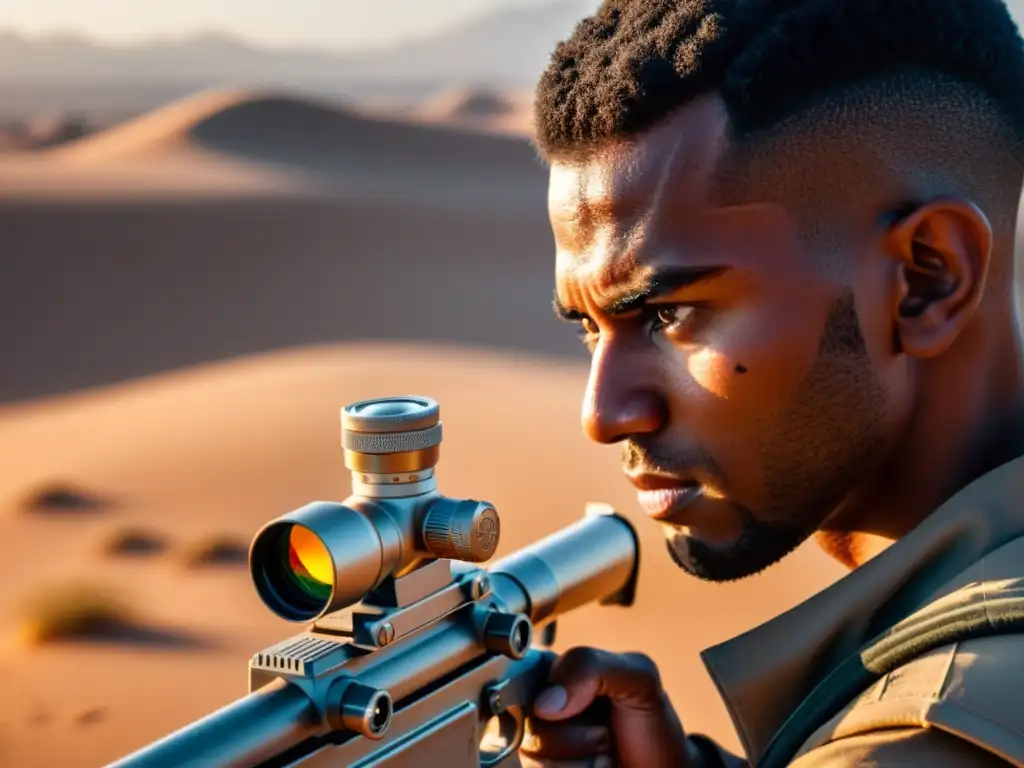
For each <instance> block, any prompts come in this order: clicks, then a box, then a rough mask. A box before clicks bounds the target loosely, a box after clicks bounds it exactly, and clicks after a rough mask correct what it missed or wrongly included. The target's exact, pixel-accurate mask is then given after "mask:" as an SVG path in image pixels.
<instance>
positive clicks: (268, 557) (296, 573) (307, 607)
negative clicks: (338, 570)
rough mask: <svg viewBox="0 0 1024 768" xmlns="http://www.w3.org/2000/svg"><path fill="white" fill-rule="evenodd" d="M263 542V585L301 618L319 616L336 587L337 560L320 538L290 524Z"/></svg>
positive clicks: (293, 615) (270, 533)
mask: <svg viewBox="0 0 1024 768" xmlns="http://www.w3.org/2000/svg"><path fill="white" fill-rule="evenodd" d="M263 544H264V547H265V548H264V547H261V549H262V550H263V551H262V552H260V553H259V554H260V560H261V561H262V562H261V566H262V568H261V570H262V575H263V578H264V585H265V586H266V587H269V591H270V592H271V594H272V597H273V599H274V602H275V603H277V608H278V609H284V610H285V611H286V613H288V614H291V615H292V617H293V618H294V619H296V620H299V621H303V620H309V619H311V618H313V617H315V616H317V615H319V614H320V612H321V611H323V609H324V608H326V607H327V604H328V602H330V599H331V593H332V592H333V590H334V563H333V562H332V561H331V556H330V554H329V553H328V551H327V547H326V546H325V545H324V543H323V542H322V541H321V540H320V537H319V536H317V535H316V534H315V533H313V532H312V531H311V530H309V529H308V528H306V527H305V526H302V525H296V524H293V523H291V524H287V525H281V526H278V527H276V528H275V529H274V530H272V531H268V532H267V535H266V538H265V539H264V542H263Z"/></svg>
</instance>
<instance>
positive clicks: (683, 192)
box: [548, 97, 728, 248]
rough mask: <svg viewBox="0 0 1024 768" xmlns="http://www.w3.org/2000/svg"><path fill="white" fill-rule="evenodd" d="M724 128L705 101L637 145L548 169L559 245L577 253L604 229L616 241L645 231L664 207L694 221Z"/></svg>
mask: <svg viewBox="0 0 1024 768" xmlns="http://www.w3.org/2000/svg"><path fill="white" fill-rule="evenodd" d="M727 124H728V119H727V116H726V112H725V107H724V105H723V104H722V102H721V100H720V99H718V98H717V97H705V98H702V99H700V100H697V101H694V102H692V103H690V104H688V105H686V106H685V107H683V108H682V109H680V110H678V111H677V112H675V113H673V115H671V116H670V117H669V118H668V119H666V120H665V121H663V122H662V123H660V124H659V125H657V126H655V128H654V129H652V130H650V131H647V132H645V133H643V134H642V135H640V136H639V137H637V138H636V139H634V140H631V141H628V142H620V143H617V144H615V145H612V146H609V147H607V148H605V149H603V150H602V151H600V152H598V153H595V154H594V155H593V156H589V157H587V158H586V159H584V160H581V161H572V162H564V163H562V162H554V163H552V165H551V171H550V177H549V186H548V210H549V214H550V217H551V223H552V226H553V227H554V229H555V234H556V237H560V238H561V239H562V240H566V239H568V240H570V241H572V243H571V245H574V246H576V248H581V247H582V246H584V245H585V243H584V242H580V240H581V239H583V240H586V239H588V238H593V237H594V236H595V235H596V234H597V233H598V231H600V230H602V229H605V230H607V229H613V230H615V231H616V234H617V235H619V236H621V235H624V234H626V233H627V232H629V231H630V230H632V229H635V228H637V227H638V226H641V225H643V224H645V223H647V224H649V223H650V222H651V221H652V219H654V218H655V217H656V214H658V213H659V211H661V210H664V209H665V208H666V207H667V206H668V205H671V208H672V213H673V216H676V217H678V216H679V215H686V214H687V213H688V212H692V213H694V214H696V213H697V212H698V211H699V210H700V209H702V208H704V207H706V204H707V203H706V198H707V193H708V187H709V185H710V183H711V180H712V177H713V176H714V172H715V169H716V167H717V165H718V161H719V159H720V158H721V156H722V154H723V152H724V149H725V134H726V127H727ZM567 244H568V243H567Z"/></svg>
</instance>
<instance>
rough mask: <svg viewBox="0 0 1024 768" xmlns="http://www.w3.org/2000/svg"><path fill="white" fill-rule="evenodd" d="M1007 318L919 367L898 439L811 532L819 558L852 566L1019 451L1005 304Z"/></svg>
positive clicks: (1019, 389) (1019, 363)
mask: <svg viewBox="0 0 1024 768" xmlns="http://www.w3.org/2000/svg"><path fill="white" fill-rule="evenodd" d="M1008 315H1009V317H1006V314H1005V313H1004V316H1003V318H1002V324H997V323H992V324H990V325H989V327H987V328H982V327H979V328H975V329H974V331H973V333H967V334H965V337H964V338H963V339H961V340H960V341H959V342H958V344H957V348H954V349H950V354H948V355H944V356H942V357H940V358H936V359H934V360H929V361H926V362H925V363H924V365H925V366H926V369H923V370H922V376H921V380H920V390H919V398H918V402H917V405H916V407H915V410H914V413H913V415H912V418H911V422H910V425H909V427H908V428H907V430H906V433H905V436H904V438H903V439H902V440H901V441H900V442H899V443H898V444H897V445H895V446H894V447H893V449H892V451H891V452H889V453H888V454H887V456H886V460H885V461H884V462H882V463H881V464H880V467H879V469H878V470H877V471H875V472H872V473H869V478H870V479H869V480H868V481H867V482H865V483H863V484H861V486H859V487H858V488H857V490H856V491H854V493H852V494H851V495H850V497H848V498H847V499H846V500H845V501H844V502H843V503H842V505H841V506H840V507H839V508H838V509H837V510H836V512H835V513H834V514H833V515H832V516H831V517H830V518H829V521H828V524H827V525H826V526H824V527H823V528H822V529H821V530H820V531H819V532H818V534H817V535H816V539H817V542H818V545H819V546H820V547H821V548H822V549H823V550H824V551H825V552H826V554H828V555H830V556H831V557H833V558H834V559H836V560H838V561H839V562H840V563H842V564H843V565H845V566H847V567H848V568H851V569H852V568H857V567H859V566H861V565H863V564H864V563H865V562H867V561H868V560H870V559H871V558H872V557H874V556H875V555H877V554H878V553H879V552H881V551H882V550H884V549H885V548H886V547H888V546H889V545H891V544H892V543H893V542H895V541H897V540H899V539H900V538H902V537H903V536H905V535H906V534H907V533H909V532H910V531H911V530H913V529H914V528H915V527H917V525H919V524H920V523H921V522H922V521H923V520H924V519H925V518H926V517H928V516H929V515H930V514H931V513H932V512H933V511H935V509H936V508H937V507H938V506H940V505H941V504H942V503H943V502H944V501H946V500H947V499H949V498H950V497H951V496H953V495H954V494H956V492H957V491H959V490H960V489H962V488H964V487H965V486H966V485H968V484H970V483H971V482H972V481H973V480H975V479H977V478H979V477H981V476H982V475H984V474H985V473H987V472H989V471H991V470H993V469H995V468H996V467H998V466H1000V465H1001V464H1005V463H1006V462H1008V461H1010V460H1012V459H1014V458H1017V457H1018V456H1022V455H1024V353H1022V350H1021V340H1020V337H1019V336H1018V334H1017V333H1016V328H1017V320H1016V313H1015V312H1014V311H1013V307H1012V304H1011V308H1010V311H1009V313H1008ZM977 325H978V326H981V325H982V323H978V324H977ZM993 327H997V328H998V327H1001V329H1002V330H1001V332H996V333H992V332H991V331H992V330H993Z"/></svg>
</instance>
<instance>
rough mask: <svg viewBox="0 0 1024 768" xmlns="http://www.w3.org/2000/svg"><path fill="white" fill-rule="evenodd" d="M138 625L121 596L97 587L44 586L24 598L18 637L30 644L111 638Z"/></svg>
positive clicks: (89, 585)
mask: <svg viewBox="0 0 1024 768" xmlns="http://www.w3.org/2000/svg"><path fill="white" fill-rule="evenodd" d="M137 625H138V617H137V615H136V613H135V611H134V610H133V609H132V608H131V606H130V605H129V604H128V602H127V601H126V600H125V599H124V597H123V596H121V595H120V594H118V593H116V592H115V591H114V590H111V589H109V588H106V587H101V586H99V585H96V584H87V583H78V582H71V583H65V584H46V585H41V586H38V587H36V588H35V589H33V590H32V591H31V592H30V593H29V594H27V595H26V596H25V598H24V599H23V602H22V607H21V623H20V631H19V634H20V637H21V639H22V640H23V641H24V642H25V643H27V644H29V645H42V644H45V643H51V642H54V641H60V640H81V639H95V638H103V637H111V636H114V635H117V634H119V633H121V632H123V631H124V630H126V629H130V628H132V627H135V626H137Z"/></svg>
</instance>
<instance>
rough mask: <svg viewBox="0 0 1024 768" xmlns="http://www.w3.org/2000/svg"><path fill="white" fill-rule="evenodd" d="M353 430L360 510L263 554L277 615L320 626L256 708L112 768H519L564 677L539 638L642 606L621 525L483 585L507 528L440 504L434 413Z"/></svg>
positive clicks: (259, 545) (355, 423)
mask: <svg viewBox="0 0 1024 768" xmlns="http://www.w3.org/2000/svg"><path fill="white" fill-rule="evenodd" d="M341 421H342V445H343V446H344V448H345V464H346V466H347V467H348V468H349V470H351V472H352V481H353V488H354V491H355V493H353V494H352V495H351V496H349V497H348V498H347V499H346V500H345V501H344V502H343V503H340V504H339V503H332V502H322V501H321V502H314V503H312V504H308V505H306V506H305V507H302V508H301V509H298V510H295V511H294V512H290V513H288V514H287V515H284V516H283V517H281V518H278V519H277V520H274V521H271V522H270V523H268V524H267V525H265V526H264V527H263V528H262V529H260V531H259V532H258V533H257V534H256V536H255V538H254V539H253V542H252V546H251V547H250V550H249V565H250V571H251V574H252V578H253V582H254V586H255V587H256V590H257V593H258V594H259V596H260V597H261V599H262V600H263V602H264V604H265V605H266V606H267V607H268V608H270V610H272V611H273V612H275V613H276V614H277V615H279V616H280V617H282V618H284V619H286V620H288V621H292V622H296V623H308V622H312V626H311V627H309V628H308V629H306V631H304V632H302V633H301V634H298V635H295V636H293V637H291V638H289V639H287V640H285V641H283V642H281V643H278V644H277V645H274V646H271V647H270V648H267V649H265V650H263V651H260V652H259V653H257V654H255V655H254V656H253V657H252V659H250V661H249V691H250V693H249V695H248V696H246V697H244V698H242V699H239V700H238V701H236V702H234V703H233V704H229V705H228V706H226V707H224V708H222V709H220V710H219V711H217V712H214V713H213V714H211V715H208V716H207V717H204V718H202V719H201V720H198V721H196V722H194V723H192V724H191V725H188V726H186V727H184V728H182V729H181V730H179V731H177V732H175V733H172V734H171V735H169V736H167V737H165V738H163V739H160V740H159V741H157V742H155V743H153V744H151V745H150V746H148V747H144V748H143V749H141V750H139V751H138V752H135V753H134V754H131V755H129V756H128V757H125V758H124V759H122V760H120V761H118V762H116V763H113V764H112V766H113V768H257V767H259V768H283V767H284V766H299V765H301V766H303V768H326V767H327V766H331V768H340V767H341V766H353V767H354V766H360V768H369V767H370V766H375V767H376V768H412V767H413V766H424V765H430V766H433V765H444V766H445V768H480V767H481V766H486V767H488V768H491V767H492V766H493V767H497V766H501V768H512V766H515V765H517V764H518V762H519V760H518V749H519V746H520V745H521V742H522V738H523V725H524V720H525V713H526V712H528V711H529V709H530V707H531V706H532V704H533V701H534V699H535V697H536V695H537V694H538V693H539V690H540V688H541V687H542V686H543V685H544V683H545V681H546V679H547V672H548V668H549V666H550V664H551V661H552V659H553V656H552V654H551V653H549V652H547V651H543V650H541V649H539V648H537V647H533V646H534V644H533V636H534V627H535V626H542V625H547V627H548V628H550V629H553V627H554V622H555V620H557V619H558V617H559V616H562V615H564V614H565V613H567V612H569V611H572V610H574V609H576V608H579V607H581V606H584V605H587V604H590V603H602V604H606V605H622V606H628V605H631V604H632V602H633V596H634V590H635V585H636V575H637V569H638V567H639V557H640V553H639V540H638V538H637V535H636V531H635V530H634V529H633V526H632V525H631V524H630V523H629V521H628V520H626V519H625V518H624V517H621V516H619V515H618V514H616V513H615V512H614V511H613V510H611V509H610V508H609V507H607V506H605V505H600V504H593V505H588V508H587V514H586V515H585V516H584V518H583V519H581V520H579V521H577V522H576V523H573V524H572V525H570V526H568V527H566V528H563V529H562V530H560V531H558V532H556V533H554V534H552V535H550V536H548V537H547V538H544V539H542V540H540V541H539V542H536V543H535V544H533V545H531V546H529V547H526V548H525V549H522V550H520V551H518V552H515V553H513V554H512V555H511V556H509V557H506V558H505V559H503V560H501V561H499V562H497V563H495V564H493V565H492V566H491V567H490V568H483V567H480V566H477V565H474V564H478V563H483V562H486V561H487V560H489V559H490V557H491V556H492V555H493V554H494V552H495V550H496V549H497V546H498V538H499V532H500V518H499V517H498V513H497V511H496V510H495V509H494V507H493V506H492V505H491V504H489V503H488V502H481V501H474V500H472V499H464V500H459V499H450V498H447V497H445V496H443V495H441V494H440V493H439V492H438V491H437V486H436V481H435V478H434V465H435V464H436V463H437V461H438V458H439V448H440V443H441V422H440V409H439V407H438V405H437V403H436V402H435V401H434V400H432V399H430V398H427V397H397V398H384V399H379V400H366V401H363V402H360V403H353V404H352V405H349V406H346V407H345V408H344V409H342V418H341Z"/></svg>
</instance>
